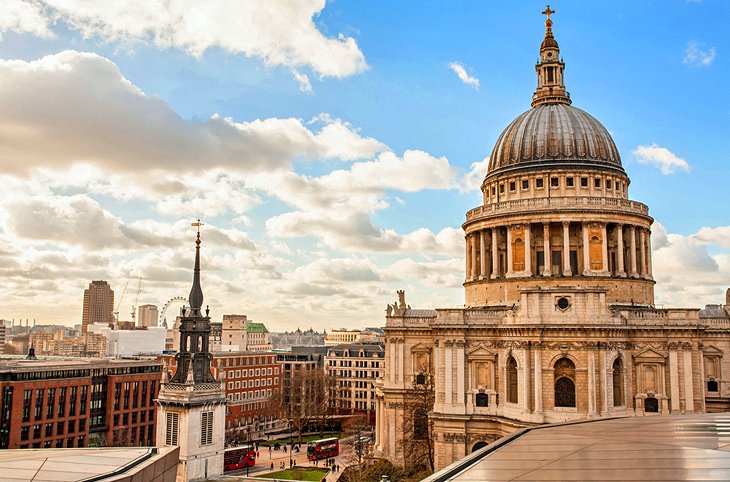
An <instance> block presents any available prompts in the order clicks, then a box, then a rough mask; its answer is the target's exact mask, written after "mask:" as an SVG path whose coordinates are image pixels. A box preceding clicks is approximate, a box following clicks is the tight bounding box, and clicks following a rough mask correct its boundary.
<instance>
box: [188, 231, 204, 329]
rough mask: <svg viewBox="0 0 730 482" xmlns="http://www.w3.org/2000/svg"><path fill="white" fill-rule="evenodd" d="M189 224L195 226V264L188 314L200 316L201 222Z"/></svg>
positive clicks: (201, 296) (201, 295) (201, 300)
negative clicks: (189, 312)
mask: <svg viewBox="0 0 730 482" xmlns="http://www.w3.org/2000/svg"><path fill="white" fill-rule="evenodd" d="M191 226H194V227H197V228H198V230H197V237H196V239H195V266H194V268H193V287H192V288H191V289H190V296H189V297H188V302H189V303H190V310H191V314H190V316H201V313H200V308H201V307H202V306H203V289H202V288H201V287H200V227H201V226H203V223H202V222H201V221H200V219H198V222H196V223H192V224H191Z"/></svg>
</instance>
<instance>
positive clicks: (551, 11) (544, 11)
mask: <svg viewBox="0 0 730 482" xmlns="http://www.w3.org/2000/svg"><path fill="white" fill-rule="evenodd" d="M540 13H541V14H543V15H547V19H548V21H549V20H550V15H551V14H553V13H555V10H550V5H546V7H545V10H543V11H542V12H540Z"/></svg>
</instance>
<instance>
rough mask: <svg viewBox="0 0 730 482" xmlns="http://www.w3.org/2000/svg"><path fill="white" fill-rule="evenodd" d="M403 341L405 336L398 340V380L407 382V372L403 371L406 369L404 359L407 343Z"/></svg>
mask: <svg viewBox="0 0 730 482" xmlns="http://www.w3.org/2000/svg"><path fill="white" fill-rule="evenodd" d="M403 341H404V340H403V338H400V339H399V340H398V380H396V381H397V382H398V383H401V384H402V383H403V382H405V373H403V371H404V369H405V360H404V359H403V349H404V348H405V346H404V345H405V344H404V343H403Z"/></svg>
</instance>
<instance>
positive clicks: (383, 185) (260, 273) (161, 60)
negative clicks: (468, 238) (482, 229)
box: [0, 1, 730, 331]
mask: <svg viewBox="0 0 730 482" xmlns="http://www.w3.org/2000/svg"><path fill="white" fill-rule="evenodd" d="M17 4H18V5H22V6H23V8H20V7H18V8H16V9H10V10H9V12H8V14H7V15H6V18H4V19H3V21H2V22H0V32H1V33H2V40H1V41H0V58H2V59H4V60H2V61H0V69H2V72H1V73H0V105H2V106H3V109H2V110H3V111H4V112H5V114H3V117H4V118H3V119H0V137H2V139H3V147H2V148H0V179H2V180H3V185H4V186H5V190H4V192H3V194H1V195H0V199H2V203H1V205H0V220H1V221H2V222H1V223H0V234H1V235H2V236H3V239H4V240H5V243H4V246H3V248H0V272H2V273H3V274H4V277H5V278H6V279H7V280H8V287H9V295H10V301H11V303H9V304H8V305H7V307H6V308H5V310H6V311H2V312H0V318H6V319H11V318H15V319H19V318H22V319H25V318H30V319H33V318H37V319H38V320H39V321H38V322H39V323H46V324H47V323H55V322H62V323H65V324H75V323H80V320H81V304H82V303H81V301H82V293H83V288H84V287H85V286H86V285H88V283H89V282H91V281H92V280H94V279H104V280H108V281H109V282H110V284H111V286H112V288H113V289H114V290H115V294H116V295H117V296H119V294H121V290H122V287H123V286H124V284H125V283H126V282H127V281H129V282H130V286H135V284H136V283H135V280H136V279H137V278H138V277H142V278H143V279H144V281H143V283H144V284H143V288H142V293H141V294H140V296H139V304H140V305H141V304H146V303H153V304H156V305H158V306H162V305H163V304H164V303H165V302H166V301H167V300H168V299H170V298H173V297H175V296H185V295H186V293H187V287H188V284H189V273H190V270H191V269H192V265H191V264H190V260H189V255H188V252H187V250H188V247H189V244H188V243H189V242H191V241H192V240H193V239H194V228H192V227H191V226H190V223H191V222H192V221H193V220H194V219H195V218H197V217H200V218H202V219H203V221H204V222H205V223H206V226H205V227H204V228H203V233H202V239H203V246H202V247H203V253H202V263H203V269H204V271H205V277H206V279H205V280H204V282H205V285H206V297H207V298H206V303H208V304H210V306H211V315H212V316H213V318H214V319H216V320H218V319H220V318H221V317H222V315H223V314H228V313H241V314H246V315H248V316H249V318H251V319H254V320H256V321H262V322H264V323H266V324H267V326H268V327H269V329H271V330H273V331H283V330H291V329H296V327H297V326H300V327H302V328H303V329H306V328H308V327H309V326H315V327H320V326H321V327H326V328H328V329H329V328H334V327H355V326H363V325H365V326H369V325H374V324H379V323H380V322H382V321H383V320H384V310H385V306H386V303H389V302H392V301H393V299H394V298H395V290H396V289H405V290H406V291H407V292H408V299H409V303H410V304H412V305H413V306H414V307H419V306H427V307H433V306H437V307H441V306H443V307H451V306H455V305H462V304H463V302H464V298H463V292H462V290H463V288H462V286H461V283H462V282H463V266H464V247H463V246H464V245H463V242H464V241H463V234H464V233H463V231H462V230H461V227H460V224H461V223H462V222H463V221H464V217H463V215H464V212H466V211H467V210H469V209H471V208H473V207H474V206H477V205H479V204H480V197H481V193H480V192H479V185H480V184H481V181H482V180H483V178H484V175H485V174H486V159H487V158H488V156H489V154H490V152H491V146H492V145H493V144H494V142H495V140H496V137H497V135H498V134H499V132H500V131H501V129H502V128H503V127H504V125H505V122H506V121H508V120H509V119H511V118H513V117H514V116H516V115H517V114H519V113H520V112H522V111H524V110H525V109H527V108H528V107H529V101H530V98H529V95H525V92H532V91H533V90H534V87H535V74H534V71H532V69H531V68H530V62H533V61H534V60H535V59H536V58H537V51H536V48H535V46H536V45H537V44H538V42H539V39H540V38H541V36H542V32H541V28H540V26H541V24H542V22H543V20H544V19H543V17H542V16H541V15H540V14H539V10H540V9H538V8H537V5H536V4H534V2H531V3H528V2H519V3H517V4H516V5H513V4H510V5H495V4H482V3H471V2H457V3H454V4H449V5H448V6H446V5H442V4H438V3H435V2H433V3H426V4H424V5H423V6H420V7H419V8H418V9H417V8H416V7H415V5H414V4H409V3H405V4H401V5H399V6H390V5H386V4H385V3H382V4H380V3H375V4H369V5H368V7H367V8H366V7H365V6H364V5H359V4H357V3H356V2H347V1H336V2H330V3H327V4H326V5H325V3H324V2H316V1H313V2H310V3H308V4H305V3H301V4H300V8H299V9H298V10H297V9H294V8H292V7H291V6H289V5H287V2H278V3H276V2H272V3H271V4H270V5H271V11H268V12H262V11H256V9H255V8H254V7H250V6H249V5H247V4H235V5H234V4H231V5H229V6H227V7H225V8H222V9H221V11H225V15H221V16H216V15H217V14H216V12H215V11H214V9H211V10H210V11H207V10H205V9H206V7H201V9H202V10H203V11H201V12H197V14H199V15H202V16H203V17H202V18H207V19H208V20H209V21H210V25H211V26H208V25H207V24H206V23H205V22H203V23H201V24H193V23H185V22H184V21H180V18H182V19H183V20H184V18H185V17H184V14H181V13H176V12H172V13H170V12H169V11H163V10H159V11H157V13H158V15H147V16H145V17H144V18H143V19H142V18H140V17H139V16H138V14H137V13H136V12H135V11H134V10H132V9H126V8H125V7H124V6H120V7H115V8H117V10H116V11H115V10H114V9H111V8H99V9H97V7H94V6H90V7H87V8H82V7H78V6H76V4H75V3H74V2H70V3H67V4H64V5H60V4H59V5H57V4H56V2H53V1H48V2H41V3H40V4H39V3H31V2H27V3H26V2H17ZM41 4H42V5H43V6H44V7H45V8H44V9H40V8H38V5H41ZM171 5H173V6H174V5H175V2H172V3H171ZM551 6H552V7H553V8H554V9H555V10H556V11H557V12H556V14H555V16H554V17H553V20H554V22H555V26H554V29H555V33H556V36H557V37H558V38H559V39H560V42H561V47H562V51H561V54H562V55H563V57H564V58H565V59H566V62H567V64H568V69H567V70H566V86H567V89H568V91H569V92H570V93H571V96H572V99H573V102H574V104H573V105H575V106H576V107H578V108H581V109H585V110H587V111H589V112H591V113H593V114H595V115H596V116H597V117H598V118H600V119H601V120H602V121H603V122H604V123H605V125H606V127H607V128H608V129H609V131H610V132H611V135H612V136H613V138H614V139H615V141H616V143H617V145H618V147H619V150H620V152H621V155H622V158H623V162H624V166H625V168H626V171H627V172H628V174H629V176H630V177H631V179H632V181H633V182H632V186H631V187H630V193H631V197H632V198H634V199H636V200H638V201H641V202H644V203H646V204H648V205H649V206H650V208H651V211H650V213H649V214H650V215H652V216H653V217H654V218H655V220H656V222H655V224H654V229H653V233H652V244H653V247H654V253H653V256H652V259H653V262H654V277H655V279H656V281H657V290H656V300H657V304H658V305H666V306H675V307H685V306H686V307H699V306H702V305H704V304H706V303H722V302H723V300H724V295H723V293H724V289H725V288H726V287H727V284H728V281H727V280H728V279H730V256H728V249H730V223H728V220H727V218H726V216H725V213H724V212H723V210H722V208H721V206H723V205H724V203H723V201H724V200H723V199H722V197H721V196H722V191H721V189H708V186H711V185H712V184H711V183H712V181H713V180H714V179H722V178H724V177H726V176H727V175H728V174H729V172H728V171H729V169H730V168H728V163H727V162H723V161H725V160H726V158H727V149H723V148H724V147H726V146H723V145H722V143H721V142H719V141H718V139H723V138H724V135H725V134H724V133H725V132H727V130H728V127H730V98H729V95H728V92H727V91H726V90H725V89H724V83H723V80H724V78H725V77H726V76H727V73H728V70H730V69H729V68H728V63H727V61H726V60H725V58H726V57H725V56H726V54H727V53H726V52H725V51H723V46H724V45H727V44H728V42H727V41H728V36H730V34H728V33H726V32H725V29H724V27H723V25H724V23H726V21H727V19H728V17H729V15H728V14H729V13H730V7H729V6H727V5H726V4H710V3H705V2H674V3H671V4H668V5H662V6H661V8H660V7H659V6H656V5H655V6H650V5H634V4H632V3H630V2H616V3H612V4H611V5H605V4H603V3H598V2H567V1H565V2H556V3H553V4H551ZM150 8H151V9H154V8H156V7H155V4H154V3H151V4H150ZM160 8H161V7H160ZM251 18H254V19H256V21H254V22H252V23H257V25H252V24H247V23H246V20H245V19H251ZM281 18H286V19H288V21H289V23H290V24H294V25H297V26H299V27H300V28H301V30H300V32H303V34H301V35H297V36H296V37H294V36H292V35H289V34H288V33H287V31H283V30H282V29H280V28H276V27H277V25H280V22H281ZM236 19H238V20H236ZM242 19H243V20H242ZM647 19H648V20H647ZM212 25H215V28H214V27H212ZM241 32H247V33H250V35H245V34H242V33H241ZM526 66H527V68H526ZM343 99H345V100H344V101H343ZM29 106H30V107H29ZM657 119H659V120H660V121H659V122H657ZM41 141H42V142H41ZM634 186H635V187H634ZM131 291H132V290H131V288H129V291H128V292H127V295H126V298H125V300H124V301H123V302H122V304H121V307H120V308H119V311H120V316H121V317H123V315H122V314H126V313H127V312H128V311H129V309H128V308H129V306H131V305H132V303H133V296H132V295H130V293H131ZM115 303H116V301H115Z"/></svg>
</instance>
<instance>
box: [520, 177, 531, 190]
mask: <svg viewBox="0 0 730 482" xmlns="http://www.w3.org/2000/svg"><path fill="white" fill-rule="evenodd" d="M529 188H530V181H528V180H527V179H523V180H522V189H529Z"/></svg>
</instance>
